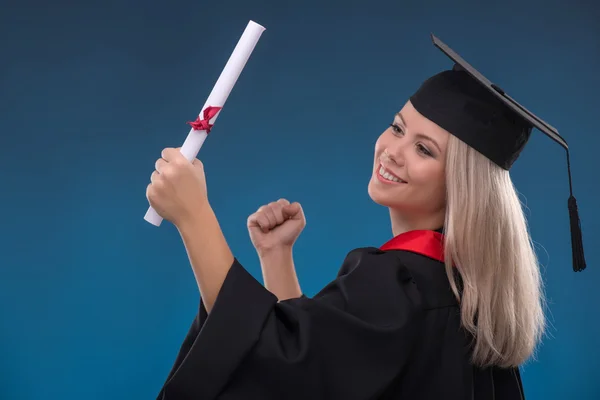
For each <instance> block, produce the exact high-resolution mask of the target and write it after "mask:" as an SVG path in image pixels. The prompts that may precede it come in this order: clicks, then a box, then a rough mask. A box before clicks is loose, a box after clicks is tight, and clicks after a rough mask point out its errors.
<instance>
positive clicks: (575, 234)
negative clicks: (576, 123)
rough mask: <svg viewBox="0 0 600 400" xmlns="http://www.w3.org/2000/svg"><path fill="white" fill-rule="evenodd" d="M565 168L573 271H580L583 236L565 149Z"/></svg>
mask: <svg viewBox="0 0 600 400" xmlns="http://www.w3.org/2000/svg"><path fill="white" fill-rule="evenodd" d="M567 170H568V173H569V192H570V194H571V195H570V196H569V202H568V204H569V223H570V225H571V248H572V251H573V271H575V272H580V271H583V270H584V269H585V267H586V265H585V256H584V254H583V238H582V234H581V222H580V221H579V211H578V210H577V199H575V196H573V183H572V181H571V160H570V155H569V150H568V149H567Z"/></svg>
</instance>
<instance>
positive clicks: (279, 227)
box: [247, 199, 306, 256]
mask: <svg viewBox="0 0 600 400" xmlns="http://www.w3.org/2000/svg"><path fill="white" fill-rule="evenodd" d="M247 226H248V232H249V233H250V240H252V244H253V245H254V248H256V251H257V252H258V254H259V256H261V255H264V254H266V253H269V252H271V251H273V250H282V249H285V248H291V247H292V246H293V245H294V242H295V241H296V239H298V236H300V233H301V232H302V230H303V229H304V227H305V226H306V219H305V217H304V212H303V211H302V206H301V205H300V203H292V204H290V202H289V201H287V200H285V199H279V200H278V201H276V202H272V203H269V204H266V205H264V206H262V207H260V208H259V209H258V210H257V211H256V212H255V213H254V214H252V215H250V216H249V217H248V222H247Z"/></svg>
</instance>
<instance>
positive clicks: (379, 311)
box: [157, 247, 524, 400]
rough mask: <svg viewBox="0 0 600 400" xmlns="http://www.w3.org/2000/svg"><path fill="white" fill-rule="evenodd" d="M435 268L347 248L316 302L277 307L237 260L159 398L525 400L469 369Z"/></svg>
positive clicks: (516, 390) (411, 258)
mask: <svg viewBox="0 0 600 400" xmlns="http://www.w3.org/2000/svg"><path fill="white" fill-rule="evenodd" d="M469 344H470V337H469V336H468V335H467V334H465V332H464V331H463V330H462V329H461V328H460V315H459V308H458V305H457V302H456V300H455V298H454V296H453V294H452V292H451V289H450V285H449V282H448V279H447V277H446V273H445V271H444V265H443V263H441V262H440V261H437V260H432V259H430V258H428V257H425V256H422V255H419V254H415V253H411V252H408V251H402V250H391V251H382V250H379V249H377V248H371V247H369V248H360V249H356V250H353V251H351V252H350V253H349V254H348V255H347V257H346V259H345V260H344V263H343V265H342V267H341V268H340V271H339V274H338V276H337V278H336V279H335V280H334V281H333V282H331V283H330V284H328V285H327V286H326V287H325V288H324V289H323V290H321V291H320V292H319V293H318V294H317V295H315V296H314V297H312V298H308V297H306V296H302V297H300V298H297V299H290V300H285V301H282V302H278V301H277V298H276V297H275V296H274V295H273V294H272V293H270V292H269V291H267V290H266V289H265V288H264V286H263V285H262V284H261V283H260V282H258V281H257V280H256V279H254V277H252V275H250V274H249V273H248V272H247V271H246V270H245V269H244V268H243V266H242V265H241V264H240V262H239V261H238V260H237V259H235V261H234V263H233V265H232V267H231V270H230V271H229V273H228V275H227V277H226V279H225V282H224V284H223V286H222V288H221V291H220V292H219V295H218V297H217V299H216V301H215V304H214V307H213V309H212V311H211V313H210V316H208V315H207V313H206V309H205V308H204V306H203V304H202V301H200V307H199V312H198V314H197V315H196V318H195V320H194V322H193V324H192V326H191V328H190V330H189V332H188V334H187V336H186V337H185V339H184V341H183V344H182V346H181V348H180V350H179V353H178V355H177V357H176V360H175V363H174V365H173V367H172V369H171V371H170V373H169V375H168V378H167V380H166V382H165V384H164V386H163V387H162V389H161V391H160V393H159V395H158V397H157V398H158V399H160V400H184V399H185V400H187V399H194V400H200V399H202V400H211V399H219V400H238V399H262V400H270V399H277V400H283V399H287V400H296V399H303V400H321V399H329V400H337V399H344V400H353V399H357V400H358V399H360V400H366V399H420V400H428V399H438V400H439V399H444V400H454V399H461V400H462V399H470V400H487V399H489V400H492V399H495V400H513V399H516V400H521V399H523V398H524V396H523V392H522V389H521V381H520V376H519V371H518V369H510V370H502V369H499V368H494V369H487V370H480V369H478V368H474V367H473V366H471V365H470V363H469V356H470V350H469Z"/></svg>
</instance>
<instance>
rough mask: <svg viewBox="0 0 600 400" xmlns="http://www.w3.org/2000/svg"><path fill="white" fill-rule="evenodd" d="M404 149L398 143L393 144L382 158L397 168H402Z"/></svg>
mask: <svg viewBox="0 0 600 400" xmlns="http://www.w3.org/2000/svg"><path fill="white" fill-rule="evenodd" d="M405 150H406V149H405V148H404V146H403V145H401V144H400V143H394V144H393V145H391V146H389V147H387V148H386V149H385V150H384V151H383V153H384V157H385V158H387V160H388V161H389V162H391V163H393V164H396V165H398V166H403V165H404V162H405V157H404V152H405Z"/></svg>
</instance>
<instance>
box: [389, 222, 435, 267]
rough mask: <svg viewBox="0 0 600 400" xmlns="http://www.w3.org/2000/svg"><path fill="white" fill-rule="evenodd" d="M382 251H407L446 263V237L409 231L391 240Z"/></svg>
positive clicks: (427, 232) (433, 233) (432, 233)
mask: <svg viewBox="0 0 600 400" xmlns="http://www.w3.org/2000/svg"><path fill="white" fill-rule="evenodd" d="M380 250H384V251H385V250H406V251H410V252H413V253H417V254H421V255H424V256H427V257H429V258H433V259H434V260H438V261H441V262H444V235H442V234H441V233H439V232H435V231H428V230H414V231H409V232H405V233H401V234H400V235H398V236H395V237H394V238H392V239H390V240H389V241H387V242H386V243H385V244H384V245H383V246H381V247H380Z"/></svg>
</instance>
